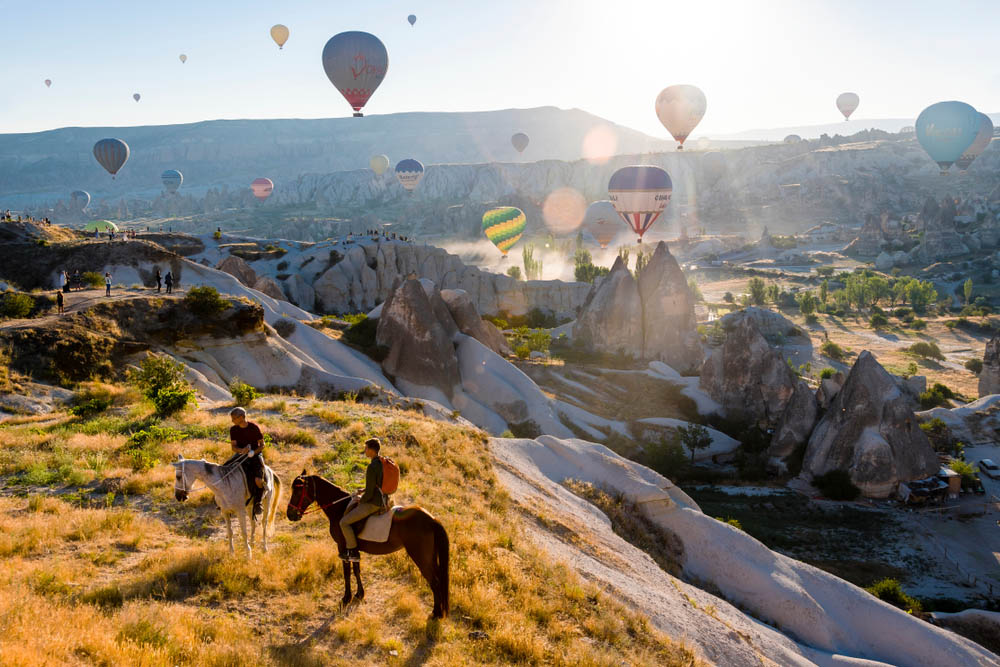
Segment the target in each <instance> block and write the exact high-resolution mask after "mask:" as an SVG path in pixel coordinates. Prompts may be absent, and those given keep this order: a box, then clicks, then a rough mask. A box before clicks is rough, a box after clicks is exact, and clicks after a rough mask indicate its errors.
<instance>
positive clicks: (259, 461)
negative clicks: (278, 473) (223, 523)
mask: <svg viewBox="0 0 1000 667" xmlns="http://www.w3.org/2000/svg"><path fill="white" fill-rule="evenodd" d="M167 275H168V276H169V275H170V274H169V273H168V274H167ZM167 285H168V287H167V290H168V291H169V289H170V288H169V285H170V283H167ZM229 416H230V417H231V418H232V420H233V425H232V426H231V427H230V429H229V441H230V444H231V445H232V448H233V458H231V459H230V461H232V460H233V459H234V458H235V457H236V456H238V455H240V454H242V455H244V456H245V458H244V459H243V460H242V461H241V462H240V466H241V467H242V468H243V474H245V475H246V478H247V490H248V491H250V496H251V498H253V516H254V517H257V516H258V515H259V514H260V513H261V511H262V507H261V499H262V498H263V496H264V458H263V452H264V435H263V434H262V433H261V432H260V427H259V426H257V425H256V424H254V423H253V422H250V421H247V411H246V410H244V409H243V408H233V409H232V411H231V412H230V413H229Z"/></svg>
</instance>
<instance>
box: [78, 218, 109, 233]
mask: <svg viewBox="0 0 1000 667" xmlns="http://www.w3.org/2000/svg"><path fill="white" fill-rule="evenodd" d="M97 229H99V230H101V231H102V232H106V231H108V230H111V229H113V230H114V231H116V232H117V231H118V225H116V224H115V223H113V222H111V221H110V220H91V221H90V222H88V223H87V224H86V226H85V227H84V228H83V230H84V231H86V232H92V231H94V230H97Z"/></svg>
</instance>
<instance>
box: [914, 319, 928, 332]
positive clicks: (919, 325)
mask: <svg viewBox="0 0 1000 667" xmlns="http://www.w3.org/2000/svg"><path fill="white" fill-rule="evenodd" d="M910 328H911V329H913V330H914V331H923V330H924V329H926V328H927V322H925V321H924V320H922V319H920V318H919V317H916V318H914V319H913V321H912V322H910Z"/></svg>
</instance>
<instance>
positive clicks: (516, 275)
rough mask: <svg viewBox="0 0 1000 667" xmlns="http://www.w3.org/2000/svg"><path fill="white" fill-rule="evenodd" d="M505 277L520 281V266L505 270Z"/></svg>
mask: <svg viewBox="0 0 1000 667" xmlns="http://www.w3.org/2000/svg"><path fill="white" fill-rule="evenodd" d="M507 275H508V276H510V277H511V278H513V279H514V280H520V279H521V267H520V266H512V267H510V268H508V269H507Z"/></svg>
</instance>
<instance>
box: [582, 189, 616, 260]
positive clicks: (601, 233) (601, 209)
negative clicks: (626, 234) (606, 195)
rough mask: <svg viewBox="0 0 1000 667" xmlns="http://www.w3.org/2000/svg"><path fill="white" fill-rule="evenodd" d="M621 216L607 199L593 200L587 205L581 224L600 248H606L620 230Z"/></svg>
mask: <svg viewBox="0 0 1000 667" xmlns="http://www.w3.org/2000/svg"><path fill="white" fill-rule="evenodd" d="M620 225H621V218H620V217H618V211H616V210H615V205H614V204H612V203H611V202H610V201H608V200H606V199H605V200H603V201H595V202H594V203H593V204H591V205H590V206H588V207H587V212H586V214H584V216H583V226H584V228H585V229H586V230H587V231H588V232H590V235H591V236H593V237H594V240H595V241H597V243H598V244H599V245H600V246H601V247H602V248H607V247H608V244H609V243H611V242H612V241H613V240H614V238H615V236H617V235H618V232H619V231H620V230H621V227H620Z"/></svg>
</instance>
